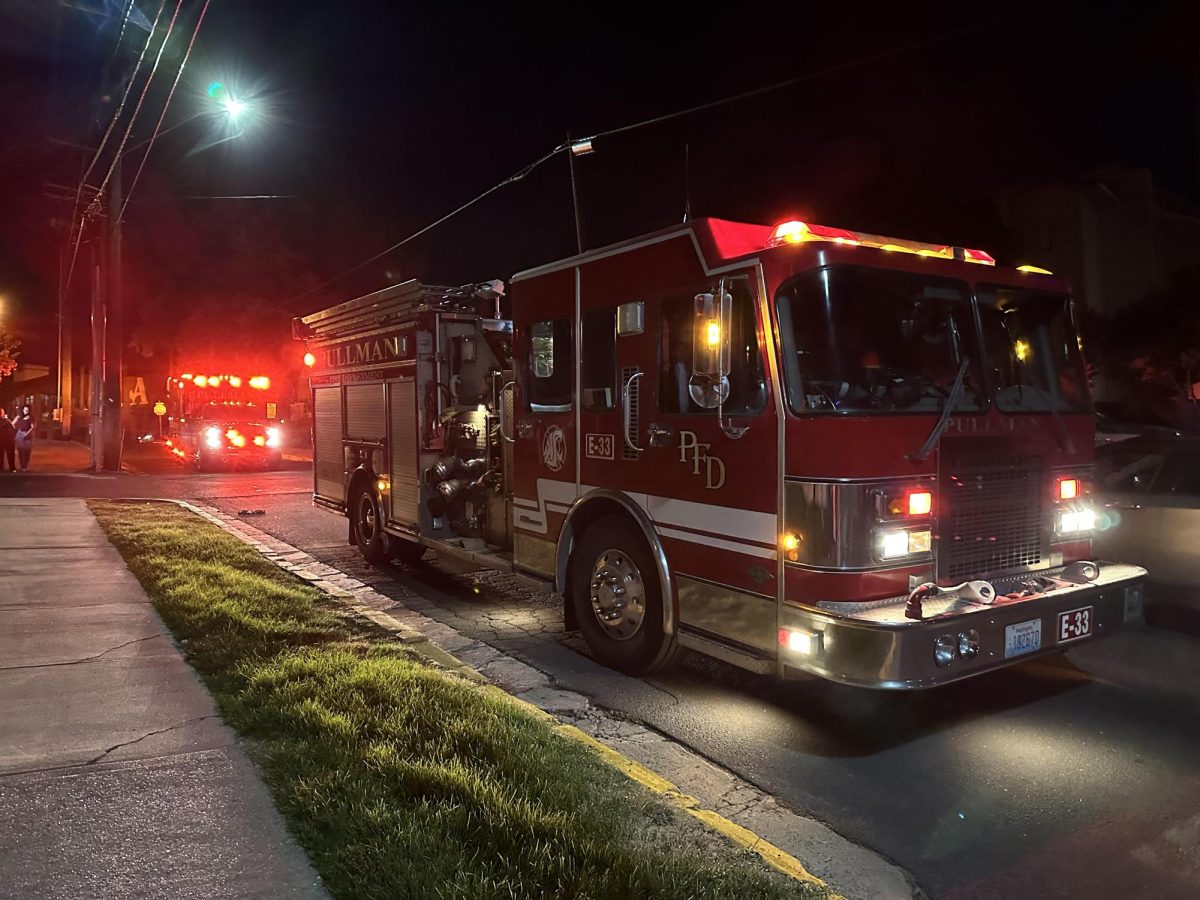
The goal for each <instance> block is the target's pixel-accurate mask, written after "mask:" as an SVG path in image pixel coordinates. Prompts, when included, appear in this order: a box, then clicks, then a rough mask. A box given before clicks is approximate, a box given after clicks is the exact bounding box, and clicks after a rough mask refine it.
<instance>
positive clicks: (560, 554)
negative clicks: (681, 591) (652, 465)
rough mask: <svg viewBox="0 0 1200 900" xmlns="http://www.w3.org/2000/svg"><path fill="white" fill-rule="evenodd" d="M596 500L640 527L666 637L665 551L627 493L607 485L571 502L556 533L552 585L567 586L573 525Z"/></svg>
mask: <svg viewBox="0 0 1200 900" xmlns="http://www.w3.org/2000/svg"><path fill="white" fill-rule="evenodd" d="M597 503H603V504H604V505H606V506H607V505H610V504H615V505H617V506H619V507H620V508H621V510H622V511H623V512H625V513H626V514H627V515H628V516H629V518H630V519H632V520H633V522H634V524H636V525H637V526H638V528H639V529H640V530H641V533H642V538H643V539H644V540H645V541H646V546H648V547H649V548H650V556H651V557H652V558H653V559H654V567H655V569H657V570H658V583H659V586H660V587H661V589H662V599H663V634H665V635H667V636H668V637H670V636H673V635H674V634H675V618H676V616H675V586H674V584H673V582H672V581H671V567H670V565H669V564H668V563H667V554H666V552H665V551H664V550H663V546H662V541H661V540H659V537H658V532H656V531H655V530H654V523H653V522H651V521H650V517H649V516H647V515H646V511H645V510H644V509H642V508H641V507H640V506H638V505H637V503H635V502H634V501H633V500H632V499H631V498H630V497H629V495H628V494H625V493H623V492H622V491H614V490H610V489H608V488H597V489H595V490H592V491H588V492H587V493H586V494H584V495H583V496H582V497H580V498H579V499H578V500H576V501H575V502H574V503H573V504H572V505H571V509H570V510H569V511H568V512H567V518H566V521H564V522H563V527H562V531H560V532H559V534H558V547H557V550H556V553H555V558H556V560H557V562H556V567H555V573H554V588H555V590H556V591H558V592H559V593H565V592H566V588H567V563H568V561H569V559H570V556H571V552H572V551H573V550H574V549H575V526H576V525H577V524H578V523H579V521H580V520H581V519H582V518H583V515H582V513H583V512H584V510H587V511H589V512H590V511H591V510H592V509H593V508H594V507H595V506H596V504H597Z"/></svg>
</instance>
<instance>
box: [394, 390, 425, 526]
mask: <svg viewBox="0 0 1200 900" xmlns="http://www.w3.org/2000/svg"><path fill="white" fill-rule="evenodd" d="M388 398H389V403H390V404H391V411H392V433H391V436H390V439H389V441H388V446H389V447H390V449H391V454H392V455H391V459H390V460H389V461H388V462H389V465H390V470H391V480H392V520H393V521H395V522H402V523H404V524H405V525H415V524H416V523H417V504H418V503H419V502H420V487H419V486H418V483H417V463H418V459H417V383H416V381H414V380H413V379H411V378H406V379H404V380H402V381H393V382H390V383H389V384H388Z"/></svg>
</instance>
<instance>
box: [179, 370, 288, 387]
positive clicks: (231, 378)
mask: <svg viewBox="0 0 1200 900" xmlns="http://www.w3.org/2000/svg"><path fill="white" fill-rule="evenodd" d="M185 381H188V382H191V383H192V384H194V385H195V386H196V387H198V388H219V387H220V386H221V382H225V384H227V385H229V386H230V387H231V388H240V387H241V386H242V383H243V381H245V379H243V378H242V377H241V376H240V375H192V374H190V373H188V374H185V375H180V376H179V379H178V384H179V386H180V387H183V383H184V382H185ZM247 383H248V384H249V385H250V387H251V388H253V389H254V390H256V391H266V390H270V388H271V379H270V378H268V377H267V376H266V375H255V376H254V377H253V378H250V379H249V380H248V382H247Z"/></svg>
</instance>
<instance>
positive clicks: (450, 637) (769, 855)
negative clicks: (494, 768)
mask: <svg viewBox="0 0 1200 900" xmlns="http://www.w3.org/2000/svg"><path fill="white" fill-rule="evenodd" d="M165 502H168V503H173V504H176V505H178V506H180V507H182V508H184V509H187V510H189V511H190V512H192V513H195V514H196V515H198V516H200V517H202V518H204V519H205V520H207V521H208V522H210V523H212V524H213V525H216V526H217V527H218V528H220V529H222V530H223V531H225V532H227V533H228V534H231V535H233V536H234V537H236V538H238V539H239V540H241V541H243V542H244V543H246V544H248V545H249V546H251V547H252V548H254V549H255V550H257V551H258V552H259V553H261V554H262V555H263V556H264V557H265V558H266V559H268V560H270V561H271V562H274V563H275V564H276V565H278V566H279V567H280V568H281V569H283V570H285V571H288V572H291V573H292V574H294V575H296V576H297V577H299V578H301V579H303V580H305V581H307V582H308V583H309V584H311V585H312V586H313V587H315V588H317V589H318V590H320V591H322V592H323V593H324V594H326V595H327V596H328V597H329V598H330V599H332V600H333V601H335V602H336V603H338V604H339V605H341V606H343V607H345V608H346V609H347V610H348V611H349V612H350V613H351V614H352V615H354V616H355V617H356V618H358V619H360V620H362V621H366V622H370V623H371V624H373V625H375V626H376V627H378V628H381V629H383V630H384V631H387V632H389V633H391V634H392V635H394V636H395V638H396V639H397V640H398V641H400V642H402V643H404V644H405V645H406V646H408V647H409V648H410V649H412V650H413V651H414V652H416V653H418V654H419V655H421V656H423V657H425V658H426V659H427V660H428V661H429V662H431V663H433V664H434V665H436V666H438V667H439V668H442V669H444V670H447V671H449V672H450V673H452V674H454V675H456V676H459V677H462V678H464V679H466V680H468V681H471V682H473V683H475V684H477V685H480V686H481V688H482V689H483V690H484V691H486V692H488V693H489V694H492V695H494V696H496V697H499V698H503V699H504V700H506V701H508V702H511V703H514V704H516V705H517V706H520V707H521V708H522V709H524V710H525V711H527V712H529V713H530V714H531V715H533V716H535V717H536V718H539V719H541V720H542V721H544V722H546V723H547V724H548V725H550V727H551V728H552V729H553V730H554V731H555V732H557V733H558V734H560V735H562V736H563V737H564V738H567V739H568V740H573V741H576V742H578V743H581V744H583V745H584V746H586V747H588V748H589V749H590V750H592V751H593V752H594V753H595V754H596V755H597V756H599V757H600V758H601V759H602V760H603V761H604V762H606V763H607V764H608V765H610V766H612V767H613V768H615V769H617V770H618V771H620V772H621V773H622V774H624V775H625V776H626V777H628V778H630V779H631V780H633V781H635V782H637V783H638V784H640V785H642V786H643V787H645V788H647V789H648V790H650V791H652V792H653V793H654V794H656V795H657V796H659V797H660V798H661V799H662V800H664V801H666V802H668V803H670V804H671V805H672V806H674V807H676V808H677V809H679V810H681V811H683V812H685V813H687V814H688V815H690V816H691V817H692V818H694V819H695V820H697V821H698V822H700V823H701V824H702V825H703V826H705V827H706V828H708V829H709V830H711V831H714V832H716V833H718V834H720V835H722V836H723V837H725V838H727V839H728V840H730V841H731V842H733V844H734V845H735V846H737V847H739V848H741V849H743V850H746V851H750V852H753V853H754V854H756V855H757V856H759V857H760V858H761V859H762V860H763V861H764V862H765V863H766V864H767V865H769V866H771V867H772V868H773V869H775V870H776V871H778V872H780V873H782V874H784V875H786V876H788V877H789V878H792V879H794V880H796V881H798V882H801V883H805V884H809V885H814V886H820V887H823V888H825V889H826V890H828V891H830V893H831V894H834V895H835V896H841V894H842V893H845V894H847V895H848V896H862V897H873V898H874V897H884V898H889V900H890V898H911V897H914V896H921V893H920V891H919V889H916V888H914V886H913V884H912V882H911V878H910V877H909V876H908V875H907V873H904V872H903V871H902V870H900V869H899V868H898V867H895V866H893V865H892V864H890V863H886V862H885V863H883V867H884V868H887V869H890V870H892V872H890V873H885V874H890V875H893V877H890V878H889V877H885V878H883V879H880V878H879V877H878V875H879V873H878V872H875V873H874V875H875V877H874V878H872V877H870V876H868V877H867V878H866V879H865V881H866V882H867V883H866V884H864V883H859V882H857V881H855V879H853V878H852V879H851V881H852V882H854V883H853V884H852V885H847V886H848V887H851V886H852V887H856V888H858V890H854V891H846V890H845V889H838V890H835V888H834V887H833V886H831V885H830V884H829V882H828V881H827V880H825V878H822V877H820V876H818V875H814V874H813V873H812V872H810V871H809V869H808V868H806V867H805V866H804V864H803V863H801V862H800V860H799V859H797V858H796V857H795V856H793V855H792V854H790V853H788V852H787V851H786V850H784V849H782V848H781V847H780V846H778V844H777V843H772V841H771V840H768V838H767V837H764V836H763V835H762V834H760V833H759V832H760V831H761V830H762V829H761V828H760V829H759V830H757V831H756V830H753V829H752V828H750V827H747V826H746V825H741V824H738V823H737V822H735V821H733V820H732V819H731V818H729V817H728V816H726V815H724V814H723V813H722V812H720V811H718V810H717V809H713V808H711V807H712V806H714V805H715V806H718V807H720V808H725V809H726V810H727V811H729V812H730V814H731V815H736V816H738V817H739V818H743V819H744V820H746V821H747V822H748V824H754V822H753V820H754V819H756V818H757V819H759V820H761V821H762V822H763V823H764V825H766V826H767V829H768V830H769V831H771V832H772V836H773V837H775V840H776V841H784V842H786V841H787V840H788V839H789V838H791V837H793V832H794V831H796V830H802V831H805V832H809V834H807V837H808V839H809V840H808V843H809V844H814V845H816V846H817V847H818V848H819V852H820V853H821V855H822V856H825V857H826V858H825V862H826V863H831V862H832V861H833V859H834V857H835V856H836V855H837V854H838V853H839V851H840V853H841V856H842V857H843V858H844V857H845V856H846V855H847V853H848V852H849V855H851V856H854V855H856V854H860V855H861V858H862V859H864V860H865V859H867V858H870V860H871V861H872V863H873V864H874V865H875V866H876V867H877V866H879V862H880V861H879V858H878V857H877V856H876V855H875V854H874V853H873V852H872V851H869V850H867V849H865V848H862V847H859V846H858V845H854V844H852V843H851V842H849V841H846V839H844V838H841V837H840V836H838V835H836V834H835V833H834V832H832V831H829V830H828V829H827V828H825V826H822V825H820V824H819V823H816V822H814V821H813V820H811V819H807V818H805V817H803V816H800V815H799V814H796V813H792V812H790V811H788V810H786V809H784V808H783V807H781V806H778V805H776V804H775V801H774V799H773V798H772V797H770V796H769V795H767V794H765V793H764V792H763V791H761V790H759V789H758V788H756V787H754V786H753V785H751V784H749V783H748V782H745V781H743V780H742V779H741V778H739V777H738V776H736V775H735V774H733V773H732V772H728V771H727V770H725V769H722V768H720V767H718V766H716V765H715V764H713V763H712V762H710V761H709V760H707V759H705V758H704V757H701V756H700V755H699V754H696V753H694V752H693V751H691V750H689V749H687V748H686V747H684V746H683V745H682V744H679V743H678V742H676V741H674V740H672V739H671V738H669V737H667V736H665V735H661V734H659V733H658V732H654V731H652V730H651V729H649V728H648V727H644V726H639V725H636V724H634V723H630V722H626V721H624V720H621V719H617V718H614V717H612V716H610V715H609V714H608V713H607V712H606V711H605V710H602V709H599V708H598V707H596V706H595V705H594V704H592V703H591V701H590V700H589V698H588V697H586V696H585V695H583V694H579V693H576V692H574V691H567V690H562V689H560V688H557V687H556V686H555V685H554V684H553V680H552V679H551V678H550V676H548V675H546V674H545V673H543V672H541V671H539V670H538V669H535V668H534V667H532V666H530V665H528V664H526V663H524V662H522V661H520V660H518V659H515V658H513V657H511V656H508V655H507V654H505V653H502V652H501V651H499V650H496V649H495V648H493V647H491V646H489V645H487V644H484V643H482V642H481V641H476V640H474V639H472V638H469V637H466V636H464V635H462V634H460V633H459V632H458V631H456V630H454V629H453V628H451V627H450V626H448V625H444V624H442V623H440V622H437V621H435V620H434V619H431V618H429V617H427V616H424V615H421V614H420V613H417V612H414V611H413V610H410V609H408V608H406V607H404V606H401V605H399V604H397V603H396V601H394V600H392V599H390V598H388V597H385V596H383V595H381V594H379V593H378V592H376V591H375V590H374V589H373V588H371V587H370V586H368V585H366V584H364V583H363V582H360V581H358V580H357V579H354V578H352V577H350V576H348V575H346V574H345V573H343V572H341V571H339V570H338V569H335V568H334V567H332V566H329V565H326V564H324V563H321V562H319V561H318V560H316V559H315V558H314V557H312V556H311V555H309V554H308V553H306V552H305V551H303V550H300V549H299V548H297V547H294V546H292V545H291V544H288V543H286V542H284V541H281V540H279V539H277V538H275V537H273V536H271V535H269V534H267V533H265V532H263V531H261V530H260V529H257V528H255V527H254V526H252V525H250V524H249V523H247V522H245V521H243V520H241V519H239V518H238V517H237V516H234V515H228V514H226V513H223V512H221V511H219V510H217V509H214V508H211V507H206V506H201V505H198V504H194V503H190V502H188V501H186V500H166V501H165ZM571 718H574V719H575V720H576V721H578V722H579V723H580V724H581V725H583V726H584V727H585V728H587V729H588V730H590V731H592V732H594V734H589V733H588V731H585V730H584V728H581V727H579V725H576V724H574V722H572V721H567V719H571ZM606 740H608V741H610V742H611V743H606ZM622 742H633V744H635V745H641V746H643V747H644V746H646V745H651V744H655V745H657V744H661V745H662V747H663V748H665V749H666V750H668V751H669V752H670V754H671V755H673V756H676V757H682V758H684V761H685V763H686V768H687V769H688V770H693V769H697V768H702V769H705V770H712V771H711V772H710V773H709V774H710V775H713V776H715V778H716V780H718V781H719V782H720V784H719V787H720V791H719V794H720V796H719V797H718V798H717V802H716V803H713V802H712V800H711V798H710V802H709V803H708V804H707V805H706V804H705V802H704V801H702V800H701V799H699V798H698V797H696V796H692V794H689V793H685V792H684V791H683V790H681V789H680V788H679V787H678V786H677V785H676V784H675V783H674V782H673V781H671V780H670V779H668V778H666V777H664V776H663V775H661V774H659V773H658V772H655V771H654V770H653V769H652V768H650V767H649V766H646V765H644V764H643V763H641V762H639V761H637V760H636V759H634V758H633V757H632V756H629V755H627V754H626V753H623V752H622V751H621V750H620V749H617V748H616V747H614V746H612V745H611V744H612V743H618V744H619V743H622ZM688 774H691V773H690V772H689V773H688ZM701 780H703V778H702V779H701ZM702 787H703V786H702ZM709 787H711V785H710V786H709ZM692 793H701V794H703V793H706V792H705V791H703V790H701V791H699V792H697V791H693V792H692ZM707 793H709V794H710V795H712V794H713V791H712V790H709V791H707ZM797 826H799V829H797ZM822 830H823V831H824V832H827V835H826V834H817V835H816V837H815V838H814V836H813V834H811V832H820V831H822ZM835 842H840V843H839V845H838V846H836V847H831V846H829V845H830V844H831V843H835ZM847 848H850V849H849V851H848V849H847ZM827 869H828V867H827ZM893 873H894V874H893ZM831 874H832V873H831ZM834 880H837V881H840V880H841V879H840V878H837V877H835V879H834ZM884 882H886V884H884Z"/></svg>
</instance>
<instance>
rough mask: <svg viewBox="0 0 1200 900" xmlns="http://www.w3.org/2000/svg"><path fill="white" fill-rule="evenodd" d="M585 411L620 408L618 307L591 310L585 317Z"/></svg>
mask: <svg viewBox="0 0 1200 900" xmlns="http://www.w3.org/2000/svg"><path fill="white" fill-rule="evenodd" d="M580 386H581V388H582V390H583V398H582V401H583V408H584V409H586V410H589V411H591V412H603V411H605V410H609V409H615V408H616V406H617V308H616V307H615V306H609V307H606V308H604V309H589V310H588V311H587V312H585V313H584V314H583V348H582V350H581V351H580Z"/></svg>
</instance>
